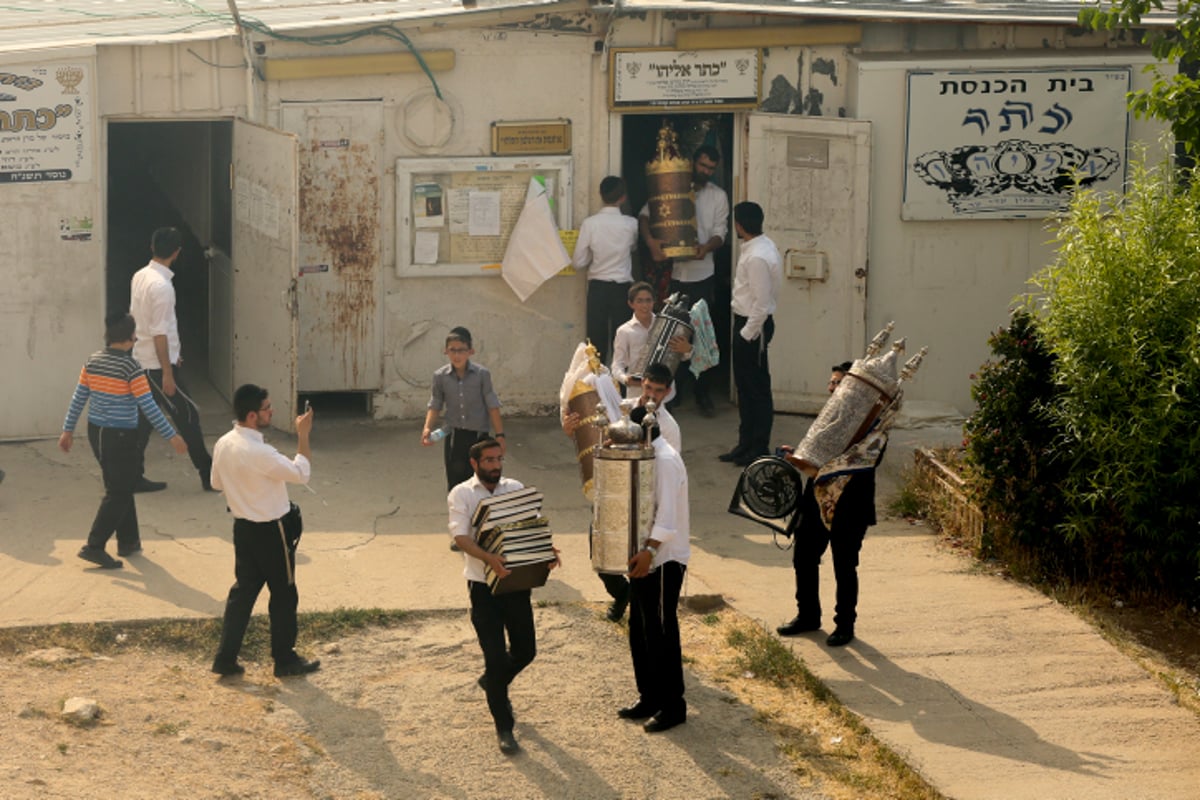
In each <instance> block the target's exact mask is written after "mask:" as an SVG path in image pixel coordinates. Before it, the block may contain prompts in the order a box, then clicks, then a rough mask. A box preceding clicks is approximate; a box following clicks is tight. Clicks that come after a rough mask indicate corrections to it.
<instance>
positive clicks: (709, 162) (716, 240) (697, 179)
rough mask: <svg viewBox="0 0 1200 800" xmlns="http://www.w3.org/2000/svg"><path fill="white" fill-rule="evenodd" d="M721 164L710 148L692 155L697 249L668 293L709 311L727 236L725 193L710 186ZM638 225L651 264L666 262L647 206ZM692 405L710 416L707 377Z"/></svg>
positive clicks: (675, 270) (683, 380) (679, 264)
mask: <svg viewBox="0 0 1200 800" xmlns="http://www.w3.org/2000/svg"><path fill="white" fill-rule="evenodd" d="M720 164H721V154H720V152H718V150H717V148H715V147H713V146H711V145H701V146H700V147H698V148H696V152H695V153H694V154H693V155H692V191H693V192H694V193H695V195H696V233H697V238H698V240H699V241H700V245H699V246H698V247H697V248H696V257H695V258H694V259H692V260H690V261H682V260H679V259H676V260H675V262H674V263H673V265H672V267H671V284H670V290H669V291H670V293H671V294H674V293H676V292H682V293H684V294H686V295H687V296H688V299H689V300H690V301H691V302H692V303H695V302H696V301H697V300H704V301H705V303H706V304H707V305H708V307H709V308H710V309H711V308H712V307H713V302H714V293H715V287H716V275H715V273H716V266H715V264H714V262H713V253H714V252H715V251H717V250H719V249H720V248H721V245H723V244H724V243H725V237H726V236H728V234H729V198H728V197H726V195H725V190H724V189H722V188H721V187H719V186H717V185H716V184H714V183H712V182H711V179H712V176H713V175H714V174H715V173H716V170H717V167H719V166H720ZM638 222H639V224H640V225H641V232H642V239H643V240H644V241H645V242H646V246H647V247H648V248H649V249H650V257H651V258H653V259H654V260H655V261H664V260H666V255H665V254H664V253H663V251H662V242H660V241H659V240H658V239H655V238H654V237H653V235H651V232H650V206H649V205H648V204H647V205H645V206H642V210H641V211H640V212H638ZM678 378H679V383H680V384H682V385H681V386H680V387H679V391H680V398H679V399H680V400H682V395H684V394H686V388H687V386H686V384H688V383H690V382H692V379H693V376H692V374H691V372H689V371H687V370H684V371H683V372H682V373H681V374H680V375H679V376H678ZM695 395H696V404H697V405H698V406H699V407H700V412H701V413H702V414H704V416H706V417H707V416H712V414H713V411H714V407H713V401H712V395H711V393H710V392H709V389H708V385H707V373H701V374H700V377H699V378H695Z"/></svg>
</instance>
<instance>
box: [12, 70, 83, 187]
mask: <svg viewBox="0 0 1200 800" xmlns="http://www.w3.org/2000/svg"><path fill="white" fill-rule="evenodd" d="M90 73H91V67H90V66H88V65H85V64H43V65H35V66H13V67H0V184H4V183H45V182H51V181H88V180H91V178H92V143H91V133H92V127H93V126H92V120H91V115H92V107H91V100H92V98H91V92H92V88H91V87H92V78H91V74H90Z"/></svg>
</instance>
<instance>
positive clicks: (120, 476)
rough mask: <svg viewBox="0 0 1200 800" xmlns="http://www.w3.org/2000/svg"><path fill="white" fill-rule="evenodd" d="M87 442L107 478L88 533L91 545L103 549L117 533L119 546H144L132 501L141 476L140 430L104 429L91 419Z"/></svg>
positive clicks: (120, 547) (130, 547)
mask: <svg viewBox="0 0 1200 800" xmlns="http://www.w3.org/2000/svg"><path fill="white" fill-rule="evenodd" d="M88 444H90V445H91V446H92V454H93V455H95V456H96V460H97V461H99V462H100V474H101V475H102V476H103V477H104V497H103V499H101V500H100V508H98V509H96V518H95V519H94V520H92V529H91V531H89V532H88V538H87V544H88V547H97V548H100V549H101V550H103V549H104V546H105V545H106V544H107V543H108V540H109V539H110V538H111V537H112V535H113V534H114V533H116V534H117V549H119V550H136V549H137V548H139V547H141V537H140V535H139V534H138V518H137V506H136V505H135V504H134V502H133V487H134V485H135V484H137V481H138V478H139V477H141V473H140V472H139V471H138V468H139V466H140V465H141V453H142V451H141V450H140V449H139V447H138V432H137V430H136V429H134V428H102V427H100V426H99V425H93V424H92V423H90V422H89V423H88Z"/></svg>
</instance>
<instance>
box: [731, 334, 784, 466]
mask: <svg viewBox="0 0 1200 800" xmlns="http://www.w3.org/2000/svg"><path fill="white" fill-rule="evenodd" d="M745 324H746V318H745V317H743V316H742V315H740V314H734V315H733V383H734V385H735V386H736V387H737V392H738V443H737V449H738V450H739V451H741V452H744V453H750V454H752V455H761V454H765V453H768V452H770V444H771V425H772V424H773V423H774V421H775V399H774V398H773V397H772V396H771V366H770V363H769V362H768V360H767V346H768V345H769V344H770V343H771V339H772V338H774V336H775V319H774V317H767V321H766V322H765V323H763V328H762V332H761V333H760V334H759V335H758V336H756V337H755V338H754V341H752V342H747V341H746V340H745V339H743V338H742V334H741V330H742V327H743V326H744V325H745Z"/></svg>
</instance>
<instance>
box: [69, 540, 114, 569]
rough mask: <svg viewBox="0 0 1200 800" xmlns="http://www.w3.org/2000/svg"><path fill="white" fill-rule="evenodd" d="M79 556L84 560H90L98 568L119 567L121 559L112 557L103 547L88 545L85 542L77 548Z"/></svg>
mask: <svg viewBox="0 0 1200 800" xmlns="http://www.w3.org/2000/svg"><path fill="white" fill-rule="evenodd" d="M78 555H79V557H80V558H82V559H83V560H84V561H90V562H92V563H93V564H95V565H97V566H98V567H100V569H120V568H121V560H120V559H119V558H113V557H112V556H110V555H109V554H108V553H106V552H104V548H103V547H88V546H87V545H86V544H85V545H84V546H83V547H81V548H79V553H78Z"/></svg>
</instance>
